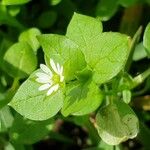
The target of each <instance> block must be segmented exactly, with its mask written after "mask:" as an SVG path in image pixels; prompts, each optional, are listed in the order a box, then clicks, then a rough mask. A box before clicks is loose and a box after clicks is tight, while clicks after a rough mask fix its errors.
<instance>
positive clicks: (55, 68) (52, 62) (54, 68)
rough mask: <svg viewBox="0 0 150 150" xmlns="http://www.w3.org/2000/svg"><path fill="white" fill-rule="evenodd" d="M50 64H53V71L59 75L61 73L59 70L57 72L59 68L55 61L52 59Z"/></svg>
mask: <svg viewBox="0 0 150 150" xmlns="http://www.w3.org/2000/svg"><path fill="white" fill-rule="evenodd" d="M50 64H51V67H52V69H53V70H54V71H55V72H56V73H57V74H59V72H58V70H57V67H56V65H55V63H54V61H53V59H50Z"/></svg>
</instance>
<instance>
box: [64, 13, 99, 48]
mask: <svg viewBox="0 0 150 150" xmlns="http://www.w3.org/2000/svg"><path fill="white" fill-rule="evenodd" d="M101 32H102V23H101V21H100V20H98V19H95V18H92V17H89V16H85V15H81V14H77V13H74V15H73V17H72V19H71V21H70V23H69V26H68V28H67V33H66V36H68V37H69V38H70V39H71V40H73V41H74V42H76V43H77V44H78V45H79V47H80V48H83V47H86V46H87V43H88V42H89V41H90V40H91V39H93V38H94V37H95V36H97V35H99V34H100V33H101Z"/></svg>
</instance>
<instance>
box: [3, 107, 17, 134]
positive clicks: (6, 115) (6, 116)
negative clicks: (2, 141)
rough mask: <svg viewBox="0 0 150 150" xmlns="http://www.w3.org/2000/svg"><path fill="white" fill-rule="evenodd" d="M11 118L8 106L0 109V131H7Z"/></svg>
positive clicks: (11, 121)
mask: <svg viewBox="0 0 150 150" xmlns="http://www.w3.org/2000/svg"><path fill="white" fill-rule="evenodd" d="M13 120H14V118H13V116H12V114H11V112H10V109H9V107H8V106H5V107H3V108H2V109H1V110H0V132H4V131H7V129H8V128H10V127H11V125H12V123H13Z"/></svg>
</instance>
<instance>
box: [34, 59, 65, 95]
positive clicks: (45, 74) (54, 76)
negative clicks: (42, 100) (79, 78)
mask: <svg viewBox="0 0 150 150" xmlns="http://www.w3.org/2000/svg"><path fill="white" fill-rule="evenodd" d="M50 65H51V68H52V70H50V69H49V68H48V67H47V66H46V65H44V64H41V65H40V68H41V72H37V73H36V76H37V79H36V81H37V82H39V83H41V84H43V85H41V86H40V87H39V89H38V90H39V91H43V90H48V91H47V96H49V95H51V94H52V93H53V92H55V91H57V90H58V89H59V87H60V85H61V83H62V82H63V81H64V76H63V66H60V64H58V63H57V64H55V63H54V61H53V60H52V59H50Z"/></svg>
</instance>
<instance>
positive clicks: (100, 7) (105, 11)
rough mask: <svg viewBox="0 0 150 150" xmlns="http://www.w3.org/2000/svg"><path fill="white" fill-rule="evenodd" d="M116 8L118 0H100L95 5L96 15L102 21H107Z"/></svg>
mask: <svg viewBox="0 0 150 150" xmlns="http://www.w3.org/2000/svg"><path fill="white" fill-rule="evenodd" d="M117 10H118V0H100V1H99V3H98V4H97V7H96V15H97V16H98V17H100V19H101V20H102V21H108V20H109V19H110V18H111V17H112V16H113V15H114V14H115V13H116V12H117Z"/></svg>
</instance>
